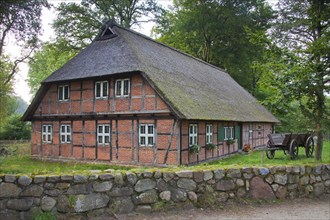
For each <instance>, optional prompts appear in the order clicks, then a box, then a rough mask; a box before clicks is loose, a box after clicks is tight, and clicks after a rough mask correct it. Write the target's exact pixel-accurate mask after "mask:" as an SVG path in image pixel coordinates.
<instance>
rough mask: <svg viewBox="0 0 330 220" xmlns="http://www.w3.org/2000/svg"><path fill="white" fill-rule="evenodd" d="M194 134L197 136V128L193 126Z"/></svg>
mask: <svg viewBox="0 0 330 220" xmlns="http://www.w3.org/2000/svg"><path fill="white" fill-rule="evenodd" d="M193 128H194V134H197V126H196V125H194V127H193Z"/></svg>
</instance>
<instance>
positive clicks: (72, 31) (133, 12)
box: [53, 0, 162, 50]
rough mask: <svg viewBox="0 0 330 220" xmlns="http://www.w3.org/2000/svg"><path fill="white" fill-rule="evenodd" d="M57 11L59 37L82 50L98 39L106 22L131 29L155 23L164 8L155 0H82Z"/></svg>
mask: <svg viewBox="0 0 330 220" xmlns="http://www.w3.org/2000/svg"><path fill="white" fill-rule="evenodd" d="M57 10H58V12H59V13H58V16H57V18H56V20H55V22H54V24H53V27H54V29H55V32H56V35H57V36H58V37H61V38H65V39H68V41H69V43H70V45H71V46H72V48H73V49H78V50H79V49H82V48H84V47H85V46H86V45H88V44H89V43H90V42H91V41H92V40H93V39H94V37H95V36H96V35H97V33H98V31H99V29H100V27H101V26H102V24H104V23H105V22H106V21H108V20H111V19H112V20H115V21H116V22H117V23H119V24H120V25H122V26H124V27H127V28H131V27H132V26H133V25H138V24H140V23H142V22H148V21H151V20H153V19H155V17H157V16H158V15H159V14H160V13H161V11H162V8H161V7H160V6H159V5H158V4H156V1H155V0H82V1H81V3H80V4H77V3H68V4H65V3H61V4H60V5H59V7H58V8H57ZM142 19H145V20H142Z"/></svg>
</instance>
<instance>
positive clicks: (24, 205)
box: [7, 198, 33, 211]
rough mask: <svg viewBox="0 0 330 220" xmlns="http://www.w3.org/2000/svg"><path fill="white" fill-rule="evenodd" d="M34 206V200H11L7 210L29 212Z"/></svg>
mask: <svg viewBox="0 0 330 220" xmlns="http://www.w3.org/2000/svg"><path fill="white" fill-rule="evenodd" d="M32 204H33V198H24V199H11V200H9V201H8V203H7V208H8V209H14V210H16V211H27V210H29V209H30V208H31V207H32Z"/></svg>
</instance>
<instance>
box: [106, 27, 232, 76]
mask: <svg viewBox="0 0 330 220" xmlns="http://www.w3.org/2000/svg"><path fill="white" fill-rule="evenodd" d="M113 26H116V27H118V28H121V29H123V30H126V31H128V32H131V33H133V34H136V35H139V36H140V37H143V38H145V39H146V40H149V41H151V42H154V43H157V44H160V45H162V46H164V47H167V48H169V49H171V50H173V51H175V52H178V53H180V54H182V55H184V56H187V57H189V58H192V59H194V60H196V61H198V62H201V63H203V64H206V65H208V66H210V67H212V68H215V69H217V70H220V71H222V72H224V73H226V74H228V75H229V76H230V74H229V73H228V72H227V71H226V70H225V69H222V68H220V67H217V66H215V65H213V64H211V63H208V62H206V61H204V60H202V59H199V58H197V57H194V56H193V55H191V54H188V53H186V52H184V51H182V50H179V49H176V48H174V47H171V46H169V45H167V44H165V43H162V42H159V41H156V40H155V39H152V38H151V37H149V36H147V35H144V34H141V33H139V32H137V31H134V30H131V29H129V28H125V27H123V26H120V25H118V24H117V23H114V24H113ZM113 26H112V27H113Z"/></svg>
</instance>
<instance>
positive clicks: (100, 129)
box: [98, 125, 103, 133]
mask: <svg viewBox="0 0 330 220" xmlns="http://www.w3.org/2000/svg"><path fill="white" fill-rule="evenodd" d="M98 130H99V131H98V132H99V133H103V126H102V125H99V129H98Z"/></svg>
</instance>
